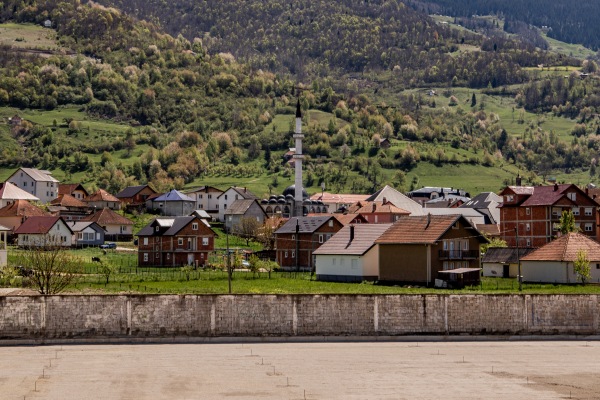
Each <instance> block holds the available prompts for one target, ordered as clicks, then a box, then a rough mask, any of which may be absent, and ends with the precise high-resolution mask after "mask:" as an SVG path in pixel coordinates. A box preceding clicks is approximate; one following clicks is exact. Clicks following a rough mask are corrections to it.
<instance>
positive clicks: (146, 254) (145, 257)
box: [144, 253, 148, 261]
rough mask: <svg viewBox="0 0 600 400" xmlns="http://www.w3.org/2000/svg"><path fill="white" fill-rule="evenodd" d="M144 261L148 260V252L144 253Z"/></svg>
mask: <svg viewBox="0 0 600 400" xmlns="http://www.w3.org/2000/svg"><path fill="white" fill-rule="evenodd" d="M144 261H148V253H144Z"/></svg>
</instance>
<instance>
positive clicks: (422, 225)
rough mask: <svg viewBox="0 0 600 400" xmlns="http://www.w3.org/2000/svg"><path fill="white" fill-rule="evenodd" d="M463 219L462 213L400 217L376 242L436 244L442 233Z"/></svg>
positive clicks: (465, 221)
mask: <svg viewBox="0 0 600 400" xmlns="http://www.w3.org/2000/svg"><path fill="white" fill-rule="evenodd" d="M459 219H463V221H464V223H466V224H469V222H468V221H467V220H466V219H465V218H464V217H462V216H461V215H419V216H408V217H403V218H400V219H399V220H398V221H396V222H395V223H394V224H393V225H392V226H391V228H390V229H388V230H387V231H386V232H385V233H384V234H383V235H381V237H380V238H379V239H378V240H377V241H376V243H400V244H404V243H425V244H434V243H435V242H437V241H438V240H439V239H440V238H441V237H442V235H443V234H444V233H445V232H446V231H447V230H448V229H450V228H451V227H452V225H454V223H455V222H456V221H458V220H459Z"/></svg>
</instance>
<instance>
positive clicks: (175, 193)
mask: <svg viewBox="0 0 600 400" xmlns="http://www.w3.org/2000/svg"><path fill="white" fill-rule="evenodd" d="M152 201H154V202H164V201H191V202H194V199H192V198H191V197H190V196H187V195H185V194H183V193H181V192H180V191H179V190H175V189H173V190H171V191H170V192H167V193H165V194H163V195H160V196H158V197H156V198H154V199H152Z"/></svg>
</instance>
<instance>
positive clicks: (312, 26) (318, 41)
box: [100, 0, 563, 87]
mask: <svg viewBox="0 0 600 400" xmlns="http://www.w3.org/2000/svg"><path fill="white" fill-rule="evenodd" d="M100 2H101V3H103V4H105V5H114V6H117V7H119V8H120V9H123V10H125V11H127V12H129V13H132V14H133V15H136V16H138V17H140V18H144V19H149V20H153V21H157V22H158V23H160V24H161V25H162V26H163V27H164V28H165V29H166V30H167V31H168V32H170V33H171V34H173V35H177V34H182V35H184V36H185V37H187V38H188V40H193V39H194V38H195V37H199V38H202V39H203V41H204V43H205V44H206V48H207V50H208V51H209V52H211V53H219V52H231V53H233V54H234V55H235V56H236V57H238V58H239V59H241V60H243V61H244V62H245V63H246V64H248V65H250V66H252V67H254V68H263V69H268V70H271V71H277V72H284V73H290V74H293V75H295V76H297V77H300V78H301V79H302V78H305V77H309V78H312V79H314V78H316V77H326V76H329V77H331V76H336V75H340V74H344V73H363V72H368V71H382V70H393V71H394V74H393V79H394V80H395V81H396V82H399V83H401V84H402V85H404V86H405V87H406V86H408V87H416V86H420V85H423V84H447V83H449V82H454V83H455V84H461V85H469V86H471V87H482V86H484V87H485V86H487V85H488V84H490V83H491V84H492V85H505V84H511V83H521V82H524V81H525V80H526V79H527V74H526V73H525V72H524V71H522V70H521V67H523V66H533V65H537V64H540V63H543V64H551V65H560V64H561V63H562V62H563V61H561V60H558V59H557V58H556V56H554V55H551V54H548V53H544V52H539V51H537V50H536V49H535V48H534V47H533V46H531V45H529V44H525V43H522V42H518V41H513V40H503V41H502V45H500V43H497V44H496V46H495V47H494V46H492V47H489V46H488V47H484V46H483V44H484V43H483V39H482V37H481V36H479V35H475V34H472V33H469V32H466V31H457V30H454V29H451V28H449V27H447V26H444V25H439V24H436V23H435V22H434V21H433V20H432V19H430V18H429V17H428V16H426V15H424V14H422V13H420V12H416V11H414V10H413V9H411V8H410V7H407V6H405V4H404V3H402V2H399V1H396V0H386V1H381V0H372V1H364V0H343V1H334V2H331V1H323V0H321V1H308V0H301V1H295V2H292V3H289V2H282V1H280V0H269V1H263V0H249V1H242V0H227V1H222V0H204V1H196V0H177V1H174V2H171V3H170V4H169V6H168V7H166V6H164V4H163V3H164V2H163V1H162V0H127V1H124V0H100ZM464 44H470V45H473V46H476V47H481V48H482V50H483V51H480V52H459V51H458V50H459V49H460V46H461V45H464ZM492 50H493V51H492ZM488 65H490V66H492V68H491V69H489V70H488V69H486V68H482V66H488ZM489 71H494V72H492V73H491V74H490V73H489Z"/></svg>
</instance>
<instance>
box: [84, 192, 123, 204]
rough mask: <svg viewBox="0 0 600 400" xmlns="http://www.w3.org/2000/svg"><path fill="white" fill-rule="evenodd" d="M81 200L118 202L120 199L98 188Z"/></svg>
mask: <svg viewBox="0 0 600 400" xmlns="http://www.w3.org/2000/svg"><path fill="white" fill-rule="evenodd" d="M83 201H86V202H90V201H116V202H117V203H118V202H120V201H121V200H119V199H117V198H116V197H115V196H113V195H112V194H110V193H108V192H107V191H106V190H104V189H99V190H98V191H97V192H96V193H94V194H91V195H89V196H88V197H86V198H85V199H83Z"/></svg>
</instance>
